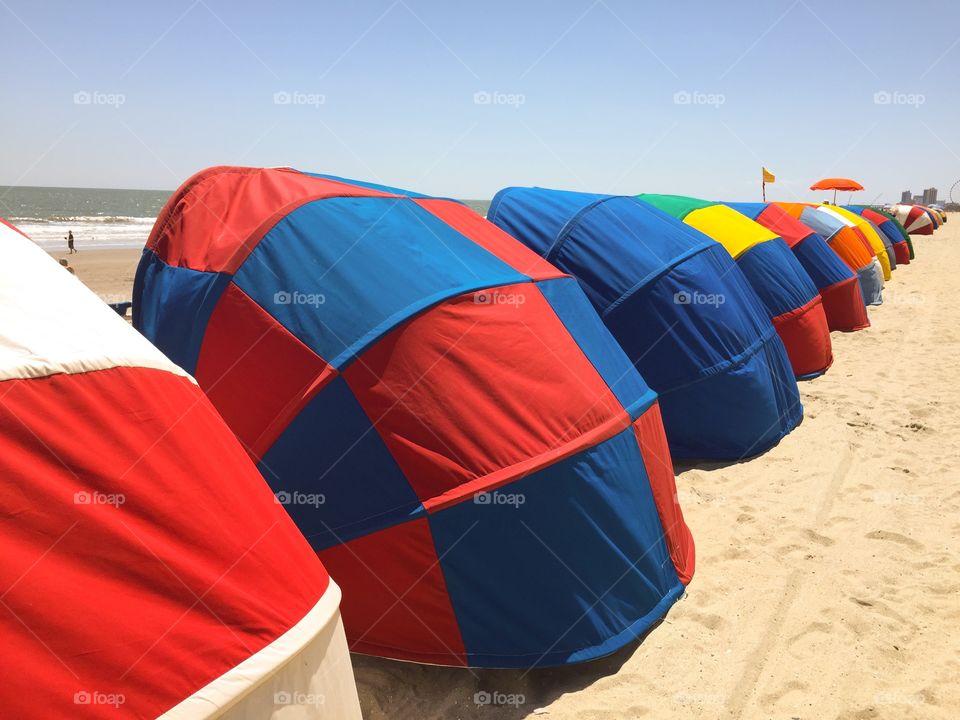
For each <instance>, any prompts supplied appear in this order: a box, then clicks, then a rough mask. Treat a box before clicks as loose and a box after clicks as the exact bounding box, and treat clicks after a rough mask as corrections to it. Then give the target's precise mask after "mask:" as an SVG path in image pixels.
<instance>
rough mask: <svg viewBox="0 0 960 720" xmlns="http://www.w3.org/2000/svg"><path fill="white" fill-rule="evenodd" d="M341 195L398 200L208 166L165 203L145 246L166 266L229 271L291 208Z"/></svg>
mask: <svg viewBox="0 0 960 720" xmlns="http://www.w3.org/2000/svg"><path fill="white" fill-rule="evenodd" d="M342 196H363V197H397V196H396V195H391V194H390V193H384V192H380V191H378V190H370V189H368V188H361V187H356V186H353V185H347V184H346V183H342V182H336V181H334V180H326V179H324V178H317V177H311V176H309V175H304V174H303V173H299V172H297V171H295V170H289V169H269V168H268V169H263V168H244V167H213V168H208V169H207V170H204V171H202V172H199V173H197V174H196V175H194V176H193V177H192V178H190V179H189V180H187V182H186V183H184V184H183V185H182V186H181V187H180V189H179V190H178V191H177V192H176V193H174V195H173V197H171V198H170V199H169V200H168V201H167V204H166V206H165V207H164V208H163V210H162V211H161V213H160V216H159V217H158V218H157V222H156V224H155V225H154V227H153V231H152V232H151V233H150V239H149V240H148V241H147V247H148V248H151V249H153V250H154V252H156V253H157V255H159V257H160V258H161V259H162V260H163V261H164V262H166V263H167V264H168V265H175V266H179V267H187V268H192V269H194V270H207V271H211V272H227V273H233V272H236V270H237V268H239V267H240V265H242V264H243V261H244V260H246V259H247V257H248V256H249V255H250V253H251V252H253V249H254V248H255V247H256V246H257V243H259V242H260V240H261V239H263V236H264V235H265V234H266V233H267V232H268V231H269V230H270V228H272V227H273V226H274V225H275V224H276V223H277V222H278V221H279V220H281V219H282V218H283V217H285V216H286V215H287V214H288V213H290V212H291V211H292V210H294V209H295V208H297V207H299V206H300V205H303V204H305V203H308V202H310V201H312V200H319V199H321V198H326V197H342Z"/></svg>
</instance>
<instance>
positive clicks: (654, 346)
mask: <svg viewBox="0 0 960 720" xmlns="http://www.w3.org/2000/svg"><path fill="white" fill-rule="evenodd" d="M680 296H684V297H685V298H687V299H689V302H688V303H686V304H684V303H681V302H678V301H677V300H678V297H680ZM711 296H712V297H713V302H711V301H710V298H711ZM607 326H608V327H609V328H610V330H611V332H612V333H613V335H614V337H616V338H617V339H618V341H619V342H620V343H621V345H622V346H623V348H624V350H625V351H626V352H627V355H628V356H629V357H631V358H635V359H636V363H637V367H638V368H639V369H640V371H641V373H642V374H643V376H644V378H645V379H646V380H647V382H648V383H650V386H651V387H652V388H653V389H654V390H656V391H657V394H658V395H659V397H660V408H661V411H662V412H663V423H664V427H665V428H666V431H667V439H668V440H669V442H670V449H671V452H672V453H673V454H674V456H675V457H686V458H691V457H692V458H715V459H720V458H725V459H739V458H741V457H743V456H744V455H747V454H756V453H759V452H761V451H763V450H766V449H767V448H769V447H770V446H771V445H773V444H774V443H776V442H777V441H778V440H779V439H780V438H781V437H783V435H785V434H786V433H787V432H789V431H790V430H791V429H792V428H793V427H794V426H795V425H796V423H797V422H799V419H800V414H801V413H802V409H801V408H800V406H799V396H798V390H797V385H796V382H795V380H794V378H793V370H792V368H791V366H790V362H789V360H788V358H787V355H786V350H784V348H783V344H782V343H781V342H780V339H779V337H778V336H777V334H776V331H775V330H774V327H773V324H772V323H771V320H770V317H769V315H768V313H767V310H766V308H765V307H764V305H763V304H762V303H761V301H760V299H759V298H758V297H757V294H756V293H755V292H754V291H753V289H752V288H751V287H750V284H749V282H748V281H747V279H746V278H745V277H744V276H743V273H742V272H741V271H740V269H739V267H737V266H736V264H735V263H734V261H733V259H732V258H731V257H730V255H729V254H728V253H727V252H726V250H724V249H723V247H722V246H721V245H719V244H714V247H713V249H712V250H711V251H709V252H704V253H700V254H698V255H696V256H694V257H692V258H690V259H689V260H687V261H686V262H684V263H681V264H680V265H678V266H676V267H675V268H673V270H671V271H670V272H669V273H668V274H666V275H664V276H663V277H661V278H660V279H659V280H658V281H657V282H656V283H654V284H653V285H650V286H648V287H647V288H645V289H644V291H642V292H639V293H635V294H634V295H633V296H631V298H630V301H629V303H625V304H624V306H623V307H622V308H621V309H618V311H617V312H616V313H611V314H610V315H608V317H607Z"/></svg>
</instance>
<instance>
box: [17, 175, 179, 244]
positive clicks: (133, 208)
mask: <svg viewBox="0 0 960 720" xmlns="http://www.w3.org/2000/svg"><path fill="white" fill-rule="evenodd" d="M168 197H170V191H165V190H108V189H100V188H96V189H94V188H51V187H5V186H0V217H3V218H5V219H7V220H8V221H10V222H11V223H13V224H14V225H16V226H17V227H18V228H20V229H21V230H22V231H23V232H24V233H26V234H27V235H29V236H30V237H31V238H33V240H34V242H36V243H37V244H38V245H40V246H41V247H42V248H44V249H45V250H64V249H66V247H67V241H66V240H65V239H64V238H65V236H66V234H67V232H68V231H70V230H73V237H74V239H75V241H76V246H77V248H78V249H80V250H83V248H85V247H86V248H112V247H143V244H144V243H145V242H146V241H147V237H148V236H149V235H150V229H151V228H152V227H153V222H154V220H155V219H156V217H157V213H159V212H160V209H161V208H162V207H163V205H164V203H165V202H166V201H167V198H168Z"/></svg>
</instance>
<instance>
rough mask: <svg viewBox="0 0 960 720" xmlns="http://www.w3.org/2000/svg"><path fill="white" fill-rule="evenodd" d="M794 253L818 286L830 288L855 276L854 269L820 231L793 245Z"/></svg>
mask: <svg viewBox="0 0 960 720" xmlns="http://www.w3.org/2000/svg"><path fill="white" fill-rule="evenodd" d="M793 254H794V255H795V256H796V258H797V260H799V261H800V264H801V265H803V269H804V270H806V271H807V275H809V276H810V279H811V280H812V281H813V284H814V285H816V286H817V288H820V289H823V288H828V287H830V286H831V285H836V284H837V283H839V282H844V281H846V280H849V279H850V278H852V277H853V270H851V269H850V268H849V267H847V264H846V263H845V262H844V261H843V260H841V259H840V256H839V255H837V254H836V253H835V252H834V251H833V250H831V249H830V246H829V245H827V241H826V240H824V239H823V237H822V236H821V235H820V234H818V233H813V234H812V235H808V236H807V237H806V238H804V239H803V240H801V241H800V242H798V243H797V244H796V245H795V246H794V247H793Z"/></svg>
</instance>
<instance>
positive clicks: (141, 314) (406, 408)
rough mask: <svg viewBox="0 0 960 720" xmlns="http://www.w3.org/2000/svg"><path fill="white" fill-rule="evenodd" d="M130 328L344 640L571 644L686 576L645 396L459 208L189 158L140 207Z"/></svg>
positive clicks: (607, 642)
mask: <svg viewBox="0 0 960 720" xmlns="http://www.w3.org/2000/svg"><path fill="white" fill-rule="evenodd" d="M134 323H135V325H136V326H137V327H138V328H139V329H140V330H141V331H142V332H143V333H144V334H145V335H146V336H147V337H148V338H150V339H152V340H153V341H154V342H155V343H157V345H158V346H159V347H160V348H161V349H162V350H164V351H165V352H166V353H167V354H168V355H169V356H170V357H172V358H174V359H175V360H176V361H177V362H178V363H180V364H181V365H183V366H184V367H186V368H187V369H188V370H189V371H191V372H192V373H194V374H195V375H196V378H197V380H198V382H199V383H200V385H201V387H202V388H204V389H205V391H206V392H207V394H208V396H209V397H210V399H211V400H212V401H213V404H214V405H215V406H216V407H217V409H218V410H219V411H220V413H221V414H222V415H223V417H224V419H225V420H226V421H227V423H228V424H229V425H230V427H231V428H232V429H233V430H234V432H235V433H236V435H237V437H238V438H239V439H240V441H241V442H242V443H243V445H244V446H245V447H246V448H247V451H248V453H249V454H250V455H251V456H252V457H253V458H254V460H256V462H257V463H258V467H259V469H260V471H261V473H262V474H263V476H264V477H265V478H266V479H267V481H268V483H269V484H270V485H271V487H272V488H273V490H274V492H275V493H276V495H277V498H278V502H281V503H282V504H284V506H285V507H286V509H287V511H288V512H289V513H290V515H291V516H292V517H293V518H294V520H295V521H296V523H297V525H298V526H299V527H300V529H301V531H302V532H303V533H304V535H305V536H306V537H307V539H308V540H309V542H310V544H311V545H312V546H313V548H314V549H315V550H316V552H317V553H318V554H319V556H320V558H321V559H322V560H323V562H324V564H325V566H326V567H327V568H328V570H329V571H330V573H331V575H332V576H333V577H335V578H336V579H337V582H338V583H339V584H340V586H341V587H342V588H343V604H342V612H343V618H344V624H345V627H346V630H347V638H348V641H349V642H350V645H351V648H352V649H353V650H354V651H356V652H361V653H369V654H376V655H382V656H387V657H393V658H399V659H404V660H414V661H420V662H428V663H436V664H446V665H470V666H484V667H529V666H540V665H559V664H565V663H573V662H580V661H584V660H589V659H591V658H596V657H599V656H602V655H605V654H608V653H611V652H613V651H615V650H616V649H618V648H620V647H621V646H623V645H624V644H625V643H627V642H629V641H630V640H632V639H634V638H636V637H638V636H639V635H641V634H642V633H644V632H645V631H646V630H647V629H648V628H650V626H651V625H652V624H653V623H654V622H656V621H657V620H658V619H659V618H660V617H662V616H663V615H664V613H665V612H666V611H667V609H668V608H669V607H670V606H671V605H672V604H673V603H674V602H675V601H676V600H677V598H679V597H680V596H681V595H682V593H683V591H684V585H685V583H687V582H689V580H690V577H691V575H692V573H693V567H694V551H693V541H692V539H691V537H690V533H689V530H688V529H687V527H686V525H685V523H684V521H683V516H682V513H681V511H680V507H679V505H678V502H677V497H676V488H675V484H674V478H673V466H672V462H671V459H670V453H669V449H668V446H667V442H666V438H665V436H664V432H663V425H662V422H661V418H660V409H659V406H658V404H657V399H656V393H655V392H654V391H653V390H651V389H650V388H649V387H648V386H647V385H646V383H645V382H644V381H643V379H642V378H641V376H640V375H639V373H638V372H637V371H636V370H635V369H634V368H633V366H632V364H631V363H630V361H629V360H628V359H627V357H626V355H625V354H624V353H623V351H622V350H621V349H620V347H619V346H618V345H617V343H616V341H615V340H614V338H613V336H612V335H611V334H610V333H609V332H608V331H607V329H606V328H605V327H604V326H603V324H602V323H601V321H600V319H599V318H598V317H597V315H596V313H595V311H594V310H593V308H592V307H591V306H590V303H589V301H588V300H587V298H586V297H585V296H584V294H583V292H582V290H581V289H580V287H579V285H578V284H577V281H576V280H574V279H573V278H571V277H569V276H568V275H567V274H566V273H564V272H562V271H561V270H558V269H557V268H555V267H554V266H552V265H550V264H549V263H547V262H546V261H545V260H543V259H542V258H540V257H539V256H538V255H536V254H535V253H533V252H531V251H530V250H528V249H527V248H525V247H524V246H523V245H521V244H520V243H518V242H517V241H516V240H514V239H513V238H511V237H509V236H508V235H507V234H506V233H504V232H503V231H502V230H500V229H498V228H497V227H495V226H494V225H493V224H491V223H488V222H487V221H486V220H484V219H483V218H482V217H480V216H479V215H477V214H476V213H474V212H473V211H472V210H470V209H469V208H467V207H466V206H464V205H462V204H460V203H457V202H454V201H450V200H443V199H436V198H430V197H425V196H422V195H417V194H414V193H409V192H405V191H402V190H397V189H393V188H386V187H382V186H377V185H371V184H366V183H358V182H354V181H346V180H342V179H339V178H332V177H328V176H319V175H311V174H308V173H302V172H297V171H294V170H290V169H256V168H236V167H218V168H211V169H209V170H205V171H203V172H201V173H199V174H198V175H196V176H194V177H193V178H191V179H190V180H188V181H187V182H186V183H185V184H184V185H183V186H182V187H181V188H180V189H179V190H178V191H177V192H176V193H175V194H174V195H173V196H172V198H171V199H170V201H169V202H168V204H167V206H166V207H165V208H164V210H163V212H162V213H161V215H160V217H159V218H158V220H157V223H156V226H155V227H154V230H153V232H152V234H151V236H150V239H149V241H148V244H147V247H146V249H145V251H144V255H143V258H142V260H141V263H140V266H139V268H138V271H137V276H136V283H135V288H134Z"/></svg>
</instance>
